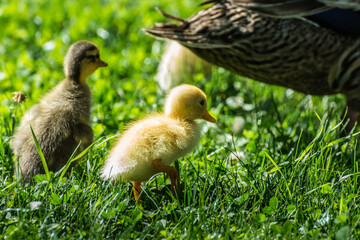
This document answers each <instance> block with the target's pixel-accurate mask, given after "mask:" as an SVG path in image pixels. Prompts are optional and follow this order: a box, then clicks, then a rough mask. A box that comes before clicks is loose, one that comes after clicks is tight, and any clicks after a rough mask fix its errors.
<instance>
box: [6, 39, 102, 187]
mask: <svg viewBox="0 0 360 240" xmlns="http://www.w3.org/2000/svg"><path fill="white" fill-rule="evenodd" d="M99 54H100V51H99V48H98V47H97V46H96V45H95V44H93V43H91V42H89V41H78V42H76V43H74V44H73V45H71V46H70V48H69V50H68V52H67V54H66V57H65V60H64V72H65V75H66V78H65V79H64V80H63V81H62V82H61V83H59V84H58V85H57V86H56V87H55V88H54V89H53V90H52V91H50V92H49V93H48V94H47V95H45V96H44V98H43V99H42V100H41V101H40V103H39V104H36V105H34V106H33V107H32V108H31V109H30V110H29V112H28V113H27V114H25V116H24V117H23V119H22V121H21V123H20V126H19V127H18V128H17V130H16V132H15V134H14V136H13V138H12V140H11V147H12V149H13V152H14V153H15V155H16V161H15V166H16V174H17V177H18V178H21V176H23V178H24V181H25V182H30V181H31V177H32V176H35V175H37V174H41V173H44V168H43V165H42V162H41V159H40V156H39V154H38V152H37V149H36V146H35V142H34V139H33V136H32V133H31V130H30V125H31V126H32V128H33V131H34V134H35V136H36V138H37V140H38V142H39V144H40V147H41V149H42V152H43V154H44V156H45V159H46V162H47V166H48V168H49V170H50V171H55V170H57V169H59V168H61V167H63V166H64V165H65V164H66V162H67V161H68V159H69V158H70V156H71V155H72V153H73V152H74V151H75V149H76V147H77V146H78V144H79V143H80V141H81V146H80V150H81V149H85V148H86V147H88V146H89V145H90V144H91V143H92V141H93V131H92V129H91V122H90V108H91V93H90V88H89V86H88V85H87V84H86V79H87V77H88V76H90V75H91V74H92V73H93V72H94V71H95V70H96V69H98V68H99V67H106V66H107V64H106V63H105V62H103V61H102V60H101V59H100V55H99Z"/></svg>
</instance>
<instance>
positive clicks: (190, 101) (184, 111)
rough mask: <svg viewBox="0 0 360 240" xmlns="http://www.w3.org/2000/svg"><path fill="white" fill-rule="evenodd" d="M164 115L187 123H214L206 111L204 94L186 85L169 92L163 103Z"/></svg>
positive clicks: (213, 119)
mask: <svg viewBox="0 0 360 240" xmlns="http://www.w3.org/2000/svg"><path fill="white" fill-rule="evenodd" d="M165 115H166V116H169V117H172V118H180V119H186V120H189V121H193V120H195V119H204V120H206V121H208V122H212V123H214V122H216V120H215V118H213V117H212V116H211V115H210V114H209V112H208V111H207V101H206V95H205V93H204V92H203V91H201V90H200V89H199V88H197V87H195V86H192V85H187V84H184V85H180V86H177V87H175V88H173V89H172V90H171V91H170V93H169V95H168V96H167V98H166V101H165Z"/></svg>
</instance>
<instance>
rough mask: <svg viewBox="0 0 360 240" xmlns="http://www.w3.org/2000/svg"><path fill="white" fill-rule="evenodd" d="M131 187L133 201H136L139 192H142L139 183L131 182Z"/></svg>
mask: <svg viewBox="0 0 360 240" xmlns="http://www.w3.org/2000/svg"><path fill="white" fill-rule="evenodd" d="M133 185H134V196H135V201H137V200H138V198H139V196H140V193H141V191H142V188H141V182H133Z"/></svg>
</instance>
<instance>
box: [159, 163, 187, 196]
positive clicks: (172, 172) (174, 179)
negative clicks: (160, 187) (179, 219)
mask: <svg viewBox="0 0 360 240" xmlns="http://www.w3.org/2000/svg"><path fill="white" fill-rule="evenodd" d="M153 165H154V167H155V169H156V170H157V171H159V172H164V173H166V178H170V181H171V192H172V193H173V194H174V195H175V186H176V185H177V188H178V191H179V192H180V191H181V186H180V178H179V174H178V172H177V170H176V168H174V167H172V166H167V165H163V163H162V161H161V159H155V160H153Z"/></svg>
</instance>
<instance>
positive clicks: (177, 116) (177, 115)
mask: <svg viewBox="0 0 360 240" xmlns="http://www.w3.org/2000/svg"><path fill="white" fill-rule="evenodd" d="M165 115H166V116H167V117H169V118H172V119H179V120H182V121H186V122H188V123H195V121H194V120H193V119H187V118H184V117H183V116H180V115H179V114H176V113H168V114H165Z"/></svg>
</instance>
